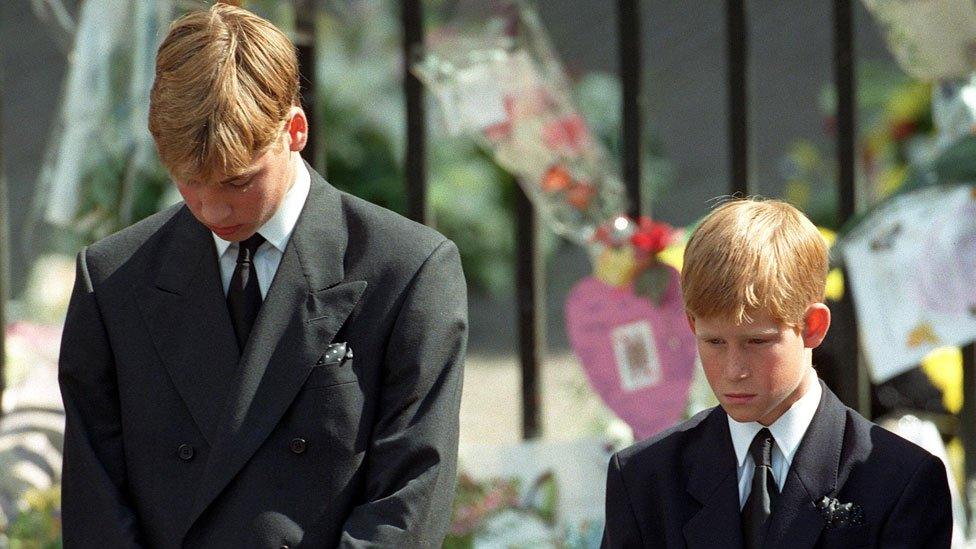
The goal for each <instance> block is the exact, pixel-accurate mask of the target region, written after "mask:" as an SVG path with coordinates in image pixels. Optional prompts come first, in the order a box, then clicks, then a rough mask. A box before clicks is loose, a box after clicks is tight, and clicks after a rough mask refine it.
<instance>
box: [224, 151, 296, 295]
mask: <svg viewBox="0 0 976 549" xmlns="http://www.w3.org/2000/svg"><path fill="white" fill-rule="evenodd" d="M311 185H312V176H311V174H309V173H308V168H306V167H305V163H304V162H302V158H301V156H299V155H297V154H296V155H295V182H294V183H293V184H292V186H291V188H290V189H288V192H287V193H285V197H284V198H282V199H281V205H279V206H278V211H276V212H275V214H274V215H273V216H271V219H269V220H268V221H267V222H266V223H265V224H264V225H261V228H259V229H258V234H260V235H261V236H263V237H264V239H265V242H264V243H262V244H261V246H260V247H259V248H258V250H257V252H255V253H254V269H255V270H256V271H257V274H258V287H259V288H260V289H261V299H264V298H265V297H267V296H268V288H270V287H271V281H272V280H274V275H275V272H277V271H278V264H280V263H281V257H282V254H283V253H284V251H285V246H287V245H288V239H290V238H291V233H292V232H293V231H294V230H295V223H297V222H298V216H299V214H301V213H302V208H303V207H304V206H305V199H307V198H308V191H309V189H310V188H311ZM211 234H213V233H211ZM213 239H214V244H216V245H217V257H218V258H219V260H220V278H221V281H222V282H223V283H224V295H227V289H228V288H230V279H231V277H233V276H234V269H235V268H236V267H237V250H238V249H239V248H240V246H238V245H237V242H228V241H226V240H224V239H223V238H220V237H219V236H217V235H216V234H214V235H213Z"/></svg>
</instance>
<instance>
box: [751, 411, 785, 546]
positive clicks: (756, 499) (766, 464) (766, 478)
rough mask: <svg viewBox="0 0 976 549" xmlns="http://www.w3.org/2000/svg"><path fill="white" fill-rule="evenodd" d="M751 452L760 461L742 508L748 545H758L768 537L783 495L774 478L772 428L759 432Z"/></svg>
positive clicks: (754, 459) (757, 461)
mask: <svg viewBox="0 0 976 549" xmlns="http://www.w3.org/2000/svg"><path fill="white" fill-rule="evenodd" d="M749 455H750V456H752V459H753V461H755V462H756V470H755V471H754V472H753V473H752V490H751V491H750V492H749V497H748V498H747V499H746V504H745V506H744V507H743V508H742V537H743V540H744V541H745V547H746V549H758V548H760V547H762V544H763V538H765V537H766V526H767V523H768V519H769V516H770V515H771V514H773V505H775V504H776V496H777V495H779V490H778V489H777V488H776V480H775V479H774V478H773V435H772V433H770V432H769V429H765V428H764V429H761V430H760V431H759V432H758V433H756V438H754V439H752V444H750V445H749Z"/></svg>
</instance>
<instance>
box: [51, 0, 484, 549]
mask: <svg viewBox="0 0 976 549" xmlns="http://www.w3.org/2000/svg"><path fill="white" fill-rule="evenodd" d="M298 87H299V75H298V67H297V61H296V55H295V48H294V46H293V45H292V44H291V43H290V42H289V41H288V39H287V38H286V37H285V36H284V35H283V34H282V33H281V32H280V31H278V30H277V29H275V28H274V27H273V26H272V25H271V24H270V23H268V22H267V21H265V20H263V19H261V18H259V17H257V16H255V15H253V14H251V13H249V12H247V11H245V10H242V9H240V8H236V7H233V6H230V5H226V4H217V5H215V6H214V7H213V8H212V9H210V10H209V11H203V12H194V13H191V14H188V15H187V16H184V17H183V18H181V19H180V20H178V21H176V22H175V23H174V24H173V25H172V27H171V28H170V30H169V34H168V35H167V37H166V39H165V41H164V42H163V44H162V46H161V47H160V49H159V52H158V56H157V66H156V80H155V84H154V87H153V91H152V97H151V101H150V122H149V124H150V130H151V132H152V134H153V137H154V139H155V141H156V146H157V150H158V151H159V153H160V158H161V160H162V162H163V164H164V165H165V166H166V167H167V169H168V170H169V172H170V174H171V175H172V178H173V180H174V182H175V184H176V185H177V187H178V189H179V191H180V193H181V194H182V195H183V198H184V202H183V203H181V204H178V205H176V206H174V207H172V208H169V209H167V210H166V211H163V212H161V213H159V214H156V215H154V216H152V217H150V218H148V219H146V220H144V221H142V222H140V223H137V224H136V225H133V226H132V227H129V228H127V229H125V230H123V231H121V232H119V233H117V234H115V235H112V236H110V237H108V238H106V239H104V240H102V241H100V242H97V243H95V244H93V245H91V246H89V247H87V248H86V249H84V250H82V252H81V253H80V254H79V256H78V271H77V280H76V282H75V287H74V293H73V295H72V299H71V304H70V306H69V310H68V315H67V319H66V322H65V329H64V337H63V341H62V349H61V360H60V383H61V391H62V395H63V398H64V404H65V409H66V415H67V425H66V433H65V452H64V480H63V532H64V544H65V547H66V548H69V549H70V548H73V547H99V548H103V547H113V548H116V547H160V548H169V547H173V548H177V547H207V548H209V547H235V548H236V547H273V548H276V549H277V548H279V547H289V546H290V547H295V546H299V545H301V546H302V547H335V546H342V547H366V546H371V547H372V546H384V547H438V546H440V544H441V542H442V539H443V536H444V534H445V532H446V529H447V525H448V523H449V520H450V515H451V502H452V500H453V496H454V486H455V473H456V459H457V457H456V456H457V438H458V408H459V404H460V396H461V375H462V364H463V360H464V353H465V344H466V337H467V319H466V314H467V310H466V296H465V284H464V278H463V274H462V272H461V267H460V262H459V257H458V252H457V248H456V247H455V246H454V244H453V243H451V242H450V241H448V240H446V239H445V238H444V237H443V236H441V235H440V234H438V233H436V232H435V231H433V230H431V229H428V228H426V227H424V226H422V225H419V224H416V223H413V222H411V221H408V220H406V219H404V218H402V217H400V216H397V215H396V214H393V213H391V212H389V211H386V210H383V209H382V208H379V207H377V206H374V205H372V204H369V203H367V202H364V201H362V200H359V199H356V198H355V197H352V196H349V195H347V194H345V193H342V192H339V191H337V190H336V189H335V188H333V187H331V186H330V185H329V184H328V183H326V182H325V181H324V180H323V179H322V178H321V177H320V176H319V175H318V174H316V173H315V172H314V171H313V170H312V169H311V168H309V167H308V166H307V165H306V164H305V163H303V162H302V160H301V159H300V156H299V152H300V151H301V150H302V149H303V147H304V146H305V143H306V140H307V136H308V131H309V129H308V123H307V120H306V117H305V114H304V112H303V111H302V109H301V107H300V106H299V99H298Z"/></svg>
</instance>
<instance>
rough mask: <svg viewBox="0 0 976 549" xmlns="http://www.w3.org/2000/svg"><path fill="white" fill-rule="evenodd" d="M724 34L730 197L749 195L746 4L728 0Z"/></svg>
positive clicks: (740, 1) (739, 0)
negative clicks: (727, 94) (730, 169)
mask: <svg viewBox="0 0 976 549" xmlns="http://www.w3.org/2000/svg"><path fill="white" fill-rule="evenodd" d="M725 8H726V32H727V38H728V76H729V139H730V143H731V145H730V154H731V158H730V161H731V168H732V171H731V174H730V176H731V179H730V181H729V193H730V194H731V195H733V196H747V195H749V133H748V124H749V120H748V110H747V103H746V100H747V96H746V92H747V90H746V84H747V76H748V75H747V72H746V67H747V59H746V56H747V55H748V35H747V29H746V10H745V0H727V1H726V3H725Z"/></svg>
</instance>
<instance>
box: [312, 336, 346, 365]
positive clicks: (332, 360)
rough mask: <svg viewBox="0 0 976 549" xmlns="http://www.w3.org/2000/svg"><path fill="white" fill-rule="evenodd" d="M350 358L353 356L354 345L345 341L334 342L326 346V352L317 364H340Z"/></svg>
mask: <svg viewBox="0 0 976 549" xmlns="http://www.w3.org/2000/svg"><path fill="white" fill-rule="evenodd" d="M348 358H352V347H350V346H349V345H348V344H347V343H346V342H345V341H343V342H342V343H333V344H331V345H329V346H328V347H326V349H325V354H323V355H322V356H321V357H319V359H318V361H317V362H316V363H315V365H316V366H327V365H332V364H340V363H342V362H343V361H345V360H346V359H348Z"/></svg>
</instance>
